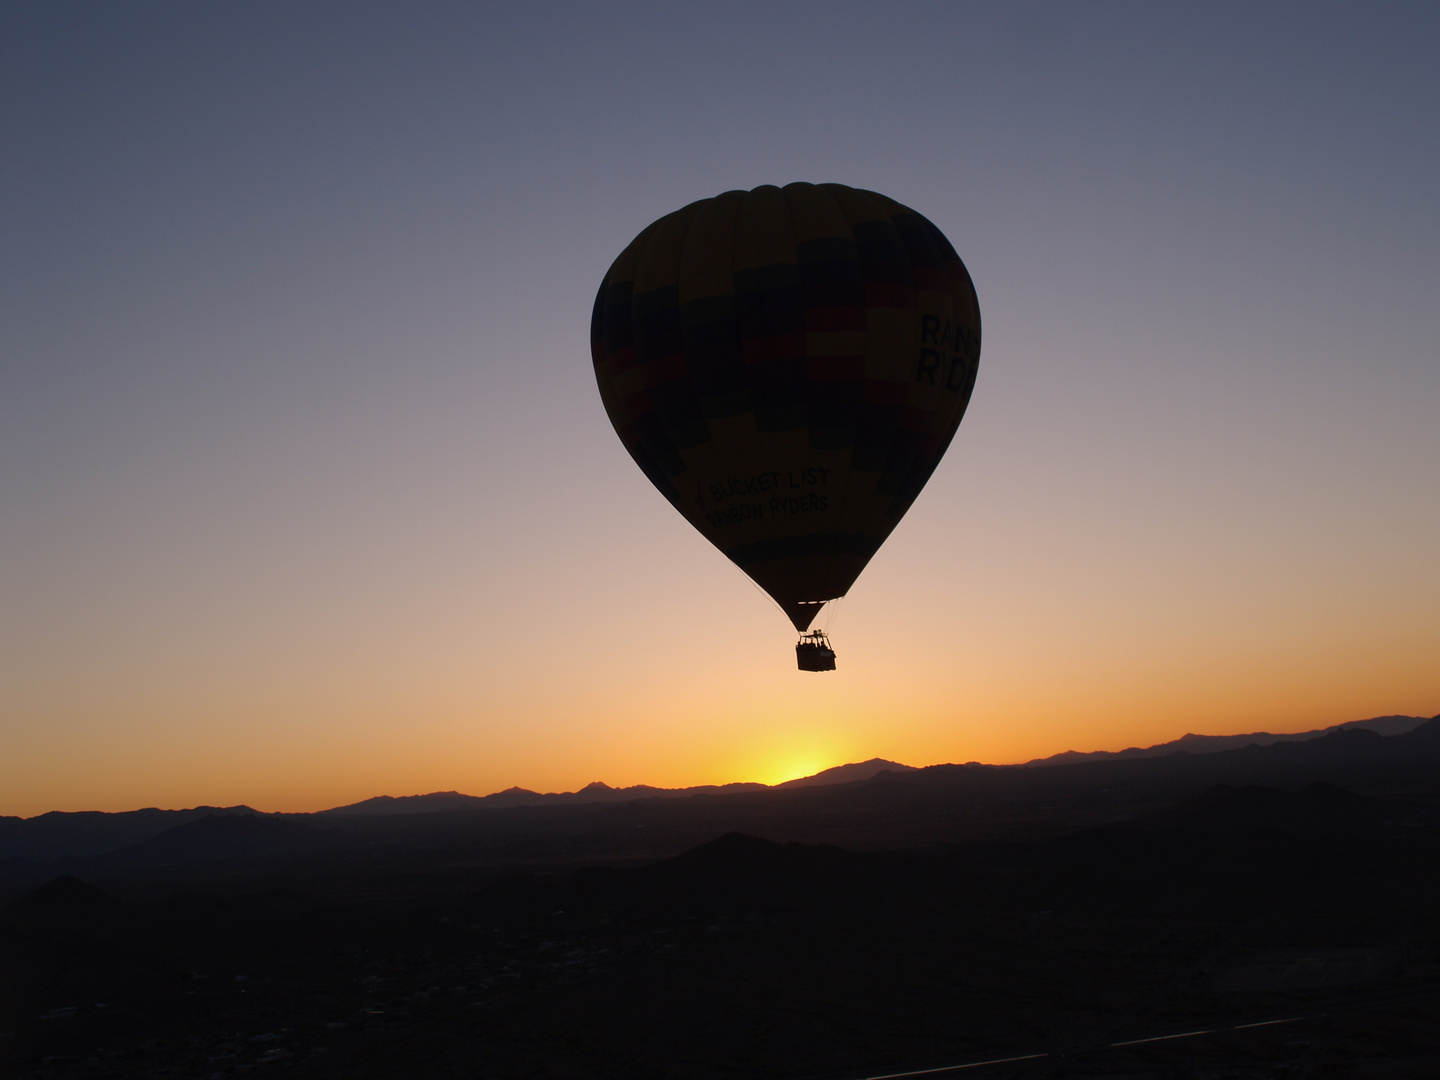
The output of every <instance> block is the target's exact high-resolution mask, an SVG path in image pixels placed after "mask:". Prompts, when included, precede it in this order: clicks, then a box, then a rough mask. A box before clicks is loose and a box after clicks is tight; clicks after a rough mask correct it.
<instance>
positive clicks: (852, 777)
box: [775, 757, 915, 788]
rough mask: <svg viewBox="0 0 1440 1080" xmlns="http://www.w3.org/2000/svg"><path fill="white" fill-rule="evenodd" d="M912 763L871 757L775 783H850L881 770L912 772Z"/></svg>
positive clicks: (805, 784) (808, 785)
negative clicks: (811, 774)
mask: <svg viewBox="0 0 1440 1080" xmlns="http://www.w3.org/2000/svg"><path fill="white" fill-rule="evenodd" d="M914 771H915V766H914V765H901V764H900V763H899V762H897V761H886V760H885V759H884V758H878V757H877V758H871V759H870V760H869V761H859V762H855V763H854V764H852V765H836V766H835V767H834V768H833V769H826V770H825V771H823V772H818V773H816V774H815V775H814V776H802V777H800V778H798V779H796V780H786V781H785V782H784V783H783V784H776V785H775V786H776V787H778V788H797V787H819V786H821V785H824V784H851V783H854V782H855V781H857V780H871V779H873V778H875V777H876V776H878V775H879V774H880V773H882V772H892V773H902V772H914Z"/></svg>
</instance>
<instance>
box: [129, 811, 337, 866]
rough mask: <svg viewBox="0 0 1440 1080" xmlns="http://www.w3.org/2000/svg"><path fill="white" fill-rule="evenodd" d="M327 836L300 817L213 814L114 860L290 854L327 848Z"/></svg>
mask: <svg viewBox="0 0 1440 1080" xmlns="http://www.w3.org/2000/svg"><path fill="white" fill-rule="evenodd" d="M325 839H326V837H325V834H324V832H323V831H322V830H320V829H317V828H315V827H314V826H311V825H307V824H304V823H303V822H299V821H289V820H286V819H284V818H276V817H269V816H266V815H261V814H223V815H222V814H207V815H205V816H204V817H203V818H200V819H199V820H198V821H188V822H186V823H185V824H183V825H176V826H175V827H174V828H171V829H166V830H165V831H164V832H163V833H161V834H160V835H159V836H152V837H151V838H150V839H148V840H145V841H143V842H141V843H139V844H136V845H134V846H133V847H129V848H126V849H124V850H123V851H120V852H117V853H115V855H114V856H113V858H116V859H119V860H122V861H125V862H129V863H141V864H144V863H182V862H195V861H199V860H205V859H226V858H237V857H238V858H247V857H256V856H267V855H288V854H295V853H298V852H302V851H306V850H311V849H315V848H318V847H321V846H323V845H324V843H325Z"/></svg>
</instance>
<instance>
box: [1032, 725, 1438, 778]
mask: <svg viewBox="0 0 1440 1080" xmlns="http://www.w3.org/2000/svg"><path fill="white" fill-rule="evenodd" d="M1425 720H1426V718H1425V717H1423V716H1376V717H1374V718H1372V719H1370V720H1353V721H1350V722H1348V723H1344V724H1334V725H1332V726H1330V727H1327V728H1317V729H1316V730H1314V731H1301V732H1298V733H1296V734H1294V735H1274V734H1271V733H1270V732H1268V731H1256V732H1252V733H1250V734H1248V735H1182V736H1180V738H1178V739H1174V740H1172V741H1171V742H1167V743H1157V744H1156V745H1154V746H1146V747H1135V746H1132V747H1130V748H1129V749H1128V750H1114V751H1111V750H1092V751H1088V752H1086V751H1079V750H1066V751H1065V752H1064V753H1061V754H1052V755H1050V756H1049V757H1044V758H1035V759H1034V760H1033V761H1027V762H1025V764H1026V765H1027V766H1030V767H1034V766H1039V765H1075V764H1078V763H1080V762H1085V761H1119V760H1123V759H1128V758H1146V757H1164V756H1165V755H1167V754H1173V753H1175V752H1176V751H1180V750H1183V751H1185V752H1186V753H1189V754H1215V753H1220V752H1221V751H1224V750H1238V749H1240V748H1241V747H1245V746H1250V745H1251V744H1254V745H1256V746H1270V745H1272V744H1273V743H1277V742H1304V741H1306V740H1307V739H1318V738H1320V737H1321V736H1322V735H1329V734H1331V733H1332V732H1336V731H1341V730H1344V729H1346V728H1363V729H1365V730H1368V731H1373V732H1375V733H1376V734H1377V735H1386V736H1389V735H1403V734H1405V733H1406V732H1407V731H1412V730H1414V729H1415V728H1417V727H1419V726H1420V725H1421V724H1423V723H1425Z"/></svg>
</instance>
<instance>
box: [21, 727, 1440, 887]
mask: <svg viewBox="0 0 1440 1080" xmlns="http://www.w3.org/2000/svg"><path fill="white" fill-rule="evenodd" d="M1381 719H1384V718H1381ZM1366 723H1368V722H1366ZM856 777H861V778H856ZM847 778H850V779H847ZM1318 781H1323V782H1326V783H1330V784H1334V785H1337V786H1339V787H1342V788H1345V789H1346V790H1349V791H1353V792H1358V793H1362V794H1365V795H1371V796H1381V797H1385V798H1408V797H1410V796H1411V795H1412V794H1414V793H1417V792H1430V791H1433V790H1435V788H1436V787H1437V785H1440V718H1437V719H1432V720H1429V721H1426V722H1424V723H1421V724H1420V725H1419V726H1416V727H1414V728H1412V729H1411V730H1408V731H1405V732H1404V733H1402V734H1398V735H1390V736H1384V735H1381V734H1379V733H1378V732H1377V731H1375V730H1374V729H1373V727H1366V726H1364V724H1355V725H1344V726H1341V727H1340V728H1338V729H1336V730H1333V731H1330V732H1329V733H1328V734H1324V735H1320V736H1317V737H1315V738H1312V739H1305V740H1298V741H1294V740H1292V741H1280V742H1275V743H1272V744H1270V745H1263V746H1262V745H1259V744H1258V743H1251V744H1249V745H1246V746H1244V747H1240V748H1238V749H1231V750H1222V751H1216V752H1209V753H1190V752H1188V751H1185V750H1177V751H1174V752H1172V753H1168V754H1165V755H1164V756H1155V757H1138V758H1122V757H1110V758H1105V759H1101V760H1086V761H1083V762H1078V763H1070V764H1065V763H1052V764H1050V765H1048V766H1047V767H1045V768H1028V767H1025V766H994V765H979V764H974V763H972V764H969V765H934V766H929V767H927V768H922V769H914V768H907V767H905V766H900V765H897V764H896V763H893V762H887V761H884V760H881V759H872V760H871V761H868V762H860V763H856V764H853V765H849V766H841V767H839V768H836V769H829V770H826V771H825V772H824V773H821V774H818V775H817V777H813V778H804V779H803V780H802V781H791V782H788V783H786V784H783V785H780V786H777V787H774V788H771V787H766V786H764V785H760V784H732V785H723V786H709V787H699V788H688V789H661V788H653V787H648V786H644V785H638V786H635V787H630V788H611V787H608V786H606V785H604V784H598V783H597V784H591V785H589V786H587V787H585V788H582V789H581V790H580V791H576V792H565V793H557V794H550V795H537V794H536V793H534V792H525V791H522V790H519V789H511V790H509V791H504V792H498V793H496V794H494V795H490V796H486V797H484V798H474V797H471V796H465V795H461V794H459V793H454V792H450V793H436V794H434V795H429V796H415V797H411V798H407V799H389V798H384V797H382V798H379V799H374V800H368V801H367V802H365V803H360V804H356V805H355V806H352V807H340V808H337V809H335V810H333V811H325V812H322V813H319V814H272V815H261V814H256V813H255V812H254V811H251V810H249V809H248V808H245V807H236V808H230V809H225V810H214V809H208V808H197V809H196V810H192V811H159V810H145V811H135V812H133V813H130V814H100V813H93V814H46V815H42V816H40V817H38V818H32V819H29V820H22V819H18V818H9V819H3V820H0V825H3V828H0V882H8V883H11V887H13V888H21V887H25V886H27V885H32V884H34V883H38V882H39V881H41V880H45V879H46V878H48V877H53V876H55V875H56V874H58V873H63V872H73V873H77V874H79V875H81V876H89V875H88V869H87V867H88V863H86V862H85V861H84V860H85V859H86V858H89V859H94V858H97V857H100V856H101V855H102V854H103V857H104V859H105V862H106V865H110V866H120V865H137V866H138V865H149V866H154V865H161V864H169V865H178V864H182V863H184V862H186V861H187V860H202V861H203V860H220V859H225V858H258V857H269V856H272V855H286V854H293V853H298V852H302V851H315V852H317V853H319V852H327V853H331V854H333V855H335V857H337V858H338V857H346V858H348V857H350V856H349V855H348V854H345V853H347V852H353V851H354V850H356V849H357V848H358V847H367V846H368V847H370V848H373V849H374V850H376V851H384V852H391V853H394V855H395V857H400V853H402V852H405V851H409V850H419V849H424V850H436V851H438V850H448V851H452V852H454V853H455V857H456V858H457V859H462V860H467V861H473V860H474V859H476V858H482V859H483V860H484V861H485V863H486V864H487V865H494V866H500V865H505V866H508V867H511V868H519V867H521V866H525V865H531V866H541V865H543V866H554V865H565V866H569V867H575V866H578V865H583V864H584V863H585V861H586V860H594V859H602V858H603V859H611V858H614V859H620V860H629V861H642V860H645V859H653V858H655V857H657V856H658V855H659V854H661V853H664V852H666V851H667V850H668V851H676V850H681V849H683V848H685V847H687V846H693V845H695V844H698V843H700V842H702V841H705V840H707V839H712V838H714V837H715V836H717V835H721V834H724V833H727V832H742V833H748V834H752V835H759V836H768V837H771V838H773V839H784V840H793V841H797V842H805V843H815V844H824V843H844V844H845V845H847V846H851V847H855V848H860V849H865V848H869V847H874V846H883V845H889V844H895V843H901V842H903V843H913V844H932V843H954V842H960V841H965V842H974V841H979V840H985V839H993V838H998V837H1001V836H1010V837H1014V836H1022V835H1023V836H1027V837H1038V836H1040V835H1051V834H1055V833H1057V832H1059V831H1064V830H1071V831H1073V830H1077V829H1083V828H1089V827H1093V826H1096V825H1100V824H1104V823H1106V822H1113V821H1119V820H1123V819H1127V818H1133V817H1136V816H1137V815H1139V816H1143V815H1144V814H1146V813H1151V812H1154V811H1157V810H1158V809H1160V808H1161V807H1167V806H1171V805H1173V804H1175V803H1176V802H1177V801H1178V800H1183V799H1189V798H1197V797H1199V796H1200V795H1201V794H1202V793H1204V792H1205V791H1206V790H1207V789H1208V788H1212V787H1214V786H1216V785H1222V784H1223V785H1228V786H1230V787H1234V788H1243V787H1246V786H1251V785H1258V786H1263V787H1270V788H1276V789H1288V790H1296V789H1300V788H1303V787H1305V786H1307V785H1309V784H1313V783H1316V782H1318ZM387 808H389V809H388V810H387ZM206 818H213V819H214V820H210V821H208V822H206V823H205V824H204V825H198V823H199V822H201V821H204V820H205V819H206ZM227 821H229V822H231V824H228V825H227V824H225V822H227ZM1026 822H1029V823H1031V824H1028V825H1027V824H1026ZM187 825H196V826H197V827H195V828H193V829H190V828H177V827H178V826H187ZM322 826H323V827H322ZM167 830H170V831H169V832H168V833H167ZM1017 830H1019V831H1018V832H1017ZM1026 830H1029V831H1026ZM161 834H167V835H165V837H164V838H163V839H162V838H161ZM152 840H153V841H155V842H154V843H149V842H150V841H152ZM106 844H109V845H110V846H108V847H107V846H106ZM22 857H23V858H22ZM387 857H389V856H387ZM23 859H29V860H30V861H29V862H26V861H23ZM56 860H68V861H63V862H57V861H56ZM557 860H558V863H557Z"/></svg>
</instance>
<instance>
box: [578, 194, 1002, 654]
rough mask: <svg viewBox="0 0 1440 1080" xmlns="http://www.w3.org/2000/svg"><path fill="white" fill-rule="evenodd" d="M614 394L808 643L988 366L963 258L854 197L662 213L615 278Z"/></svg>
mask: <svg viewBox="0 0 1440 1080" xmlns="http://www.w3.org/2000/svg"><path fill="white" fill-rule="evenodd" d="M590 338H591V352H592V355H593V358H594V362H595V378H596V381H597V382H598V383H599V387H600V397H601V400H602V401H603V402H604V405H605V410H606V412H607V413H609V416H610V421H611V423H612V424H614V426H615V430H616V432H617V433H618V434H619V436H620V440H621V442H623V443H624V445H625V449H626V450H628V451H629V452H630V455H631V457H633V458H634V459H635V462H636V464H638V465H639V466H640V468H641V469H642V470H643V471H644V473H645V475H646V476H647V477H648V478H649V479H650V482H651V483H653V484H654V485H655V486H656V487H657V488H658V489H659V490H660V493H661V494H662V495H664V496H665V498H667V499H668V500H669V501H670V504H671V505H672V506H674V507H675V509H676V510H678V511H680V513H681V514H683V515H684V516H685V518H686V520H687V521H689V522H690V524H691V525H693V526H694V527H695V528H696V529H697V530H699V532H700V533H701V534H702V535H703V536H704V537H705V538H706V539H707V540H709V541H710V542H711V543H712V544H714V545H715V546H716V547H717V548H719V549H720V550H721V551H722V552H723V553H724V554H725V555H726V556H727V557H728V558H729V559H730V560H731V561H732V562H734V563H735V564H736V565H737V566H739V567H740V569H741V570H743V571H745V573H746V574H748V575H749V576H750V577H751V578H752V579H753V580H754V581H755V582H756V583H757V584H758V585H759V586H760V587H761V588H762V589H764V590H765V592H767V593H769V594H770V596H771V597H772V598H773V599H774V600H775V602H776V603H777V604H778V605H779V606H780V608H781V609H782V610H783V611H784V612H785V614H786V615H787V616H789V618H790V620H791V621H792V622H793V623H794V625H795V628H796V630H798V631H800V632H801V634H802V637H801V640H800V643H799V645H797V657H798V659H799V664H800V667H801V668H802V669H806V670H833V668H834V666H835V661H834V652H833V651H832V650H831V649H830V647H829V643H828V641H826V640H825V637H824V635H823V634H821V633H820V632H818V631H814V632H811V633H808V634H807V633H806V631H807V630H809V628H810V626H811V624H812V622H813V621H814V619H815V616H816V614H817V613H818V612H819V610H820V608H821V606H822V605H824V604H825V603H826V602H828V601H830V600H833V599H836V598H837V597H841V596H844V595H845V593H846V592H847V591H848V590H849V588H850V586H851V585H852V584H853V583H854V581H855V579H856V577H858V576H859V574H860V571H861V570H863V569H864V568H865V564H866V563H867V562H869V561H870V558H871V556H873V555H874V554H875V551H876V549H877V548H879V546H880V544H881V543H882V542H883V541H884V540H885V538H886V537H887V536H889V535H890V532H891V530H893V529H894V528H895V526H896V524H897V523H898V522H899V521H900V518H901V517H902V516H903V515H904V513H905V511H906V510H908V509H909V507H910V504H911V503H912V502H914V500H915V497H916V496H917V495H919V494H920V489H921V488H922V487H924V486H925V481H927V480H928V479H929V478H930V474H931V473H933V472H934V471H935V466H936V465H937V464H938V463H939V461H940V456H941V455H942V454H944V452H945V448H946V447H947V446H949V445H950V440H951V439H952V438H954V436H955V431H956V429H957V428H958V427H959V425H960V419H961V417H962V416H963V415H964V413H965V406H966V404H967V403H968V402H969V400H970V392H971V390H972V388H973V387H974V385H975V372H976V368H977V365H978V363H979V359H980V308H979V304H978V302H977V300H976V297H975V287H974V285H972V284H971V281H970V275H969V274H968V273H967V272H966V270H965V265H964V264H963V263H962V262H961V261H960V258H959V256H957V255H956V254H955V249H954V248H953V247H951V246H950V242H949V241H948V240H946V239H945V237H944V235H943V234H942V233H941V232H940V230H939V229H937V228H936V227H935V226H934V225H932V224H931V223H930V222H929V221H927V220H926V219H925V218H924V217H922V216H921V215H920V214H917V213H916V212H915V211H914V210H911V209H909V208H908V207H905V206H902V205H901V204H900V203H897V202H895V201H893V200H892V199H888V198H886V197H885V196H883V195H879V194H876V193H875V192H873V191H863V190H860V189H857V188H850V187H845V186H843V185H841V184H788V185H786V186H785V187H783V188H781V187H775V186H773V185H767V186H765V187H758V188H755V189H754V190H753V191H727V192H725V193H724V194H723V195H717V196H715V197H714V198H712V199H702V200H700V201H699V202H693V203H691V204H690V205H689V206H686V207H684V208H682V209H680V210H677V211H675V212H674V213H672V214H667V215H666V216H665V217H662V218H660V219H659V220H658V221H656V222H655V223H654V224H652V225H651V226H649V228H647V229H645V230H644V231H643V232H641V233H640V235H639V236H637V237H636V238H635V239H634V240H633V241H632V242H631V243H630V245H629V246H628V247H627V248H626V249H625V250H624V251H623V252H621V254H620V257H619V258H618V259H616V260H615V262H614V264H613V265H612V266H611V267H610V270H609V272H608V273H607V274H606V275H605V279H604V281H603V282H601V284H600V292H599V294H598V295H597V296H596V298H595V309H594V314H593V316H592V318H591V323H590Z"/></svg>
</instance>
